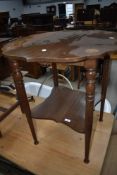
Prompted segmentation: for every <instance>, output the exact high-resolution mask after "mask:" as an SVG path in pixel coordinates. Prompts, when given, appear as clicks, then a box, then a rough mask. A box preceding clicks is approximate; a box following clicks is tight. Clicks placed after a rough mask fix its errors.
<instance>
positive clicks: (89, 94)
mask: <svg viewBox="0 0 117 175" xmlns="http://www.w3.org/2000/svg"><path fill="white" fill-rule="evenodd" d="M109 60H110V57H109V55H105V58H104V65H103V66H104V67H103V70H104V71H103V78H102V91H101V110H100V118H99V121H103V109H104V101H105V97H106V91H107V80H108V76H107V75H108V70H109V69H108V68H109ZM96 65H97V61H96V60H95V59H94V60H92V61H91V60H90V61H85V62H84V67H85V68H86V79H87V80H86V81H87V83H86V112H85V113H86V119H85V129H86V130H85V159H84V162H85V163H88V162H89V151H90V139H91V131H92V124H93V109H94V96H95V82H96ZM11 67H12V70H13V74H12V75H13V78H14V81H15V86H16V90H17V93H18V99H19V103H20V106H21V110H22V112H23V113H25V114H26V117H27V121H28V123H29V126H30V129H31V133H32V136H33V139H34V143H35V144H38V140H37V137H36V133H35V130H34V126H33V122H32V116H31V110H30V107H29V103H28V100H27V97H26V92H25V89H24V84H23V79H22V75H21V72H20V69H19V67H18V63H17V62H16V61H13V62H11ZM52 70H53V80H54V86H58V77H57V68H56V63H52Z"/></svg>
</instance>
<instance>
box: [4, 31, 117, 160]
mask: <svg viewBox="0 0 117 175" xmlns="http://www.w3.org/2000/svg"><path fill="white" fill-rule="evenodd" d="M115 51H117V33H114V32H106V31H99V30H88V31H80V30H79V31H59V32H58V31H57V32H49V33H44V34H35V35H31V36H28V37H24V38H21V39H18V40H15V41H13V42H11V43H9V44H7V45H6V46H4V47H3V54H4V55H5V56H6V57H7V58H9V60H10V62H11V67H12V71H13V73H12V74H13V77H14V82H15V85H16V90H17V94H18V99H19V102H20V106H21V110H22V112H24V113H25V114H26V117H27V119H28V122H29V126H30V128H31V131H32V135H33V138H34V141H35V143H38V141H37V138H36V134H35V131H34V127H33V123H32V117H33V118H37V119H51V120H54V121H56V122H61V123H64V124H66V125H68V126H69V127H71V128H72V129H74V130H75V131H77V132H81V133H84V134H85V158H84V162H85V163H88V162H89V150H90V140H91V131H92V123H93V109H94V96H95V79H96V66H97V60H98V59H103V60H104V64H103V70H104V71H103V78H102V90H101V109H100V117H99V120H100V121H102V120H103V109H104V101H105V97H106V90H107V80H108V69H109V60H110V54H111V53H113V52H115ZM17 60H26V61H27V62H38V63H52V68H53V80H54V88H53V91H52V93H51V95H50V96H49V97H48V98H47V99H46V100H45V101H44V102H43V103H42V104H41V105H39V106H36V107H35V108H34V109H32V110H31V109H30V107H29V104H28V100H27V97H26V93H25V90H24V85H23V80H22V75H21V73H20V69H19V67H18V63H17ZM56 63H68V64H76V63H78V64H81V65H83V66H84V67H85V69H86V79H87V83H86V93H84V92H80V91H77V90H70V89H68V88H65V87H59V86H58V79H57V69H56Z"/></svg>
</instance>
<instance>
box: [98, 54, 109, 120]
mask: <svg viewBox="0 0 117 175" xmlns="http://www.w3.org/2000/svg"><path fill="white" fill-rule="evenodd" d="M109 63H110V56H109V55H106V56H105V59H104V63H103V75H102V90H101V108H100V118H99V121H103V111H104V103H105V98H106V92H107V85H108V77H109Z"/></svg>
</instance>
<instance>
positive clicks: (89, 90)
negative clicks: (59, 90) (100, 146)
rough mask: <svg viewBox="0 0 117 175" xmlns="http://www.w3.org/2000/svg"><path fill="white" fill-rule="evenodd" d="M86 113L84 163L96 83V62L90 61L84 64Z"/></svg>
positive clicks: (91, 121)
mask: <svg viewBox="0 0 117 175" xmlns="http://www.w3.org/2000/svg"><path fill="white" fill-rule="evenodd" d="M86 80H87V83H86V111H85V158H84V162H85V163H88V162H89V151H90V142H91V133H92V124H93V109H94V97H95V81H96V61H95V60H92V61H91V60H90V63H89V62H87V63H86Z"/></svg>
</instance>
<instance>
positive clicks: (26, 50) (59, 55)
mask: <svg viewBox="0 0 117 175" xmlns="http://www.w3.org/2000/svg"><path fill="white" fill-rule="evenodd" d="M2 51H3V54H4V55H5V56H7V57H8V58H10V59H16V58H17V59H24V60H26V61H28V62H40V63H41V62H42V63H45V62H46V63H50V62H53V63H54V62H57V63H59V62H60V63H62V62H63V63H64V62H66V63H75V62H78V61H83V60H86V59H89V58H90V59H92V58H94V59H98V58H100V57H101V56H103V55H104V54H106V53H112V52H115V51H117V33H116V32H108V31H100V30H88V31H81V30H75V31H74V30H72V31H56V32H47V33H42V34H34V35H30V36H27V37H23V38H18V39H16V40H14V41H12V42H10V43H8V44H6V45H5V46H4V47H3V48H2Z"/></svg>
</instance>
